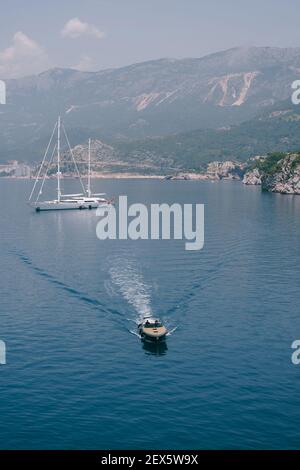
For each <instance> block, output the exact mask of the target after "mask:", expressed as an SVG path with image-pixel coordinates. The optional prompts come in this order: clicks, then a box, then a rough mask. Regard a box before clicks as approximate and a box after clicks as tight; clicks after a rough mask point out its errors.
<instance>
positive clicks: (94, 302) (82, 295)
mask: <svg viewBox="0 0 300 470" xmlns="http://www.w3.org/2000/svg"><path fill="white" fill-rule="evenodd" d="M10 252H11V254H14V255H15V256H16V257H17V258H19V260H20V261H21V262H22V263H23V264H25V265H26V266H27V267H28V268H30V269H31V271H33V272H34V273H35V274H36V275H38V276H39V277H41V278H43V279H45V280H46V281H48V282H50V283H51V284H53V285H54V286H55V287H57V288H59V289H61V290H63V291H65V292H66V293H68V294H69V295H71V296H72V297H74V298H76V299H78V300H80V301H81V302H84V303H85V304H88V305H90V306H91V307H94V308H96V309H97V310H98V311H99V310H101V312H103V313H108V314H113V315H115V316H116V315H118V316H120V317H122V315H121V314H120V312H118V311H117V310H115V309H112V308H108V307H107V305H106V304H104V303H102V302H100V301H99V300H98V299H96V298H93V297H90V296H89V295H88V294H87V293H86V292H83V291H80V290H78V289H75V288H74V287H72V286H70V285H68V284H66V283H65V282H62V281H60V280H59V279H57V278H56V277H55V276H53V275H52V274H50V273H49V272H47V271H45V270H44V269H42V268H40V267H38V266H37V265H35V264H34V262H33V261H32V260H31V259H30V258H29V257H28V256H27V255H26V254H24V253H22V252H20V251H17V250H11V251H10Z"/></svg>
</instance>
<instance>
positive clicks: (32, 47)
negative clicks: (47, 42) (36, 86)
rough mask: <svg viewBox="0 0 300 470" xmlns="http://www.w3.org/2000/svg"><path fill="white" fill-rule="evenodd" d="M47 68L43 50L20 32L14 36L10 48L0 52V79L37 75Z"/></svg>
mask: <svg viewBox="0 0 300 470" xmlns="http://www.w3.org/2000/svg"><path fill="white" fill-rule="evenodd" d="M48 66H49V59H48V56H47V54H46V52H45V51H44V49H43V48H42V47H41V46H40V45H39V44H38V43H37V42H35V41H34V40H33V39H31V38H29V37H28V36H27V35H26V34H24V33H23V32H22V31H18V32H17V33H15V34H14V36H13V41H12V45H11V46H9V47H7V48H6V49H4V50H2V51H0V75H1V78H10V77H17V76H24V75H27V74H31V73H38V72H41V71H42V70H44V69H45V68H46V67H48Z"/></svg>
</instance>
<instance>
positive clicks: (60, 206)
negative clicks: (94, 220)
mask: <svg viewBox="0 0 300 470" xmlns="http://www.w3.org/2000/svg"><path fill="white" fill-rule="evenodd" d="M107 205H108V202H97V203H96V202H91V201H88V202H87V201H60V202H58V201H44V202H37V203H35V204H32V207H33V208H34V209H35V210H36V211H37V212H41V211H63V210H65V211H66V210H84V209H97V208H98V207H100V206H107Z"/></svg>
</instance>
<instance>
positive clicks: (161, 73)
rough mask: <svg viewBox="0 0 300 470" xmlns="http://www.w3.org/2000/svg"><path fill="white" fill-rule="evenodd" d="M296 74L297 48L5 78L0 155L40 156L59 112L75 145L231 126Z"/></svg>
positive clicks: (272, 99)
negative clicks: (85, 142)
mask: <svg viewBox="0 0 300 470" xmlns="http://www.w3.org/2000/svg"><path fill="white" fill-rule="evenodd" d="M299 76H300V49H298V48H295V49H279V48H266V47H263V48H236V49H230V50H227V51H222V52H218V53H216V54H211V55H209V56H206V57H203V58H200V59H182V60H175V59H174V60H173V59H160V60H153V61H148V62H144V63H140V64H133V65H130V66H128V67H122V68H119V69H109V70H104V71H100V72H79V71H76V70H70V69H52V70H49V71H46V72H44V73H42V74H40V75H37V76H32V77H25V78H23V79H17V80H7V94H8V96H7V105H6V106H2V107H1V110H0V111H1V113H0V132H1V141H2V142H1V144H2V145H1V150H0V159H1V160H2V161H5V160H7V159H8V158H18V159H21V160H29V161H33V160H38V159H39V156H40V152H41V149H42V147H43V146H45V144H46V141H47V138H48V135H49V133H50V132H51V126H52V125H53V123H54V121H55V119H56V118H57V115H58V114H59V113H60V114H61V115H62V116H63V119H64V121H65V124H66V127H67V128H68V129H69V130H70V133H71V134H73V135H74V140H72V143H73V144H74V145H76V144H79V143H81V142H83V141H84V140H85V139H86V138H87V136H88V135H89V134H91V136H92V137H93V138H95V139H101V140H104V141H111V140H119V141H122V142H123V141H125V142H126V141H128V140H130V139H145V138H147V137H151V136H164V135H167V134H173V133H184V132H189V131H191V130H195V129H199V128H202V129H208V128H212V129H213V128H218V127H228V126H232V125H233V124H239V123H241V122H242V121H246V120H249V119H251V118H253V117H254V116H255V115H257V114H260V113H261V112H262V111H263V110H264V109H266V108H268V107H272V106H274V105H276V103H279V102H280V101H282V100H285V99H287V98H289V97H290V95H291V83H292V81H293V80H295V79H297V78H298V77H299ZM197 132H198V131H197ZM202 132H203V133H204V134H205V132H207V133H209V132H210V131H202ZM220 132H222V131H220ZM21 156H22V157H21Z"/></svg>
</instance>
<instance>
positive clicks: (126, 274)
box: [106, 257, 177, 338]
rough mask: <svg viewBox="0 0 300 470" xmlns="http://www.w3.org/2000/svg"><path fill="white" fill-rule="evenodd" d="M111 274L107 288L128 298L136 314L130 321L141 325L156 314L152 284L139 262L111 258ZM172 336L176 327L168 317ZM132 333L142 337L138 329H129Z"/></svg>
mask: <svg viewBox="0 0 300 470" xmlns="http://www.w3.org/2000/svg"><path fill="white" fill-rule="evenodd" d="M109 266H110V267H109V270H108V271H109V274H110V278H111V283H109V284H108V285H107V286H106V288H107V292H108V293H110V295H112V293H114V295H116V290H117V291H118V292H119V293H120V294H121V296H122V297H123V299H125V300H126V302H127V303H128V305H129V306H131V307H133V309H134V311H135V316H134V317H132V318H127V320H128V321H131V322H134V323H135V325H136V326H137V325H139V324H140V323H141V322H142V321H143V320H145V319H146V318H150V317H153V316H155V313H153V310H152V306H151V294H152V286H151V285H149V284H147V283H146V282H145V280H144V277H143V275H142V273H141V272H140V271H139V270H138V267H137V262H136V260H134V259H131V260H130V259H128V258H123V259H120V258H117V257H116V258H111V259H110V260H109ZM164 323H165V325H166V326H167V329H168V333H167V336H170V335H171V334H172V333H173V332H174V331H175V330H176V329H177V326H176V327H173V328H172V327H171V325H169V321H168V318H164ZM128 331H129V332H130V333H131V334H133V335H135V336H137V337H139V338H141V335H140V334H139V332H138V331H137V330H133V329H129V330H128Z"/></svg>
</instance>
